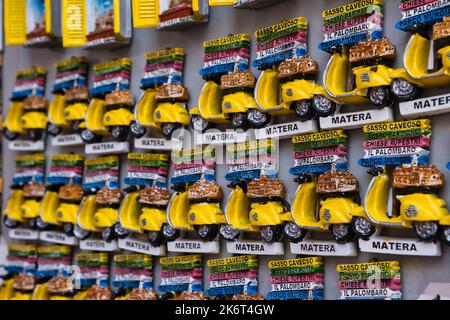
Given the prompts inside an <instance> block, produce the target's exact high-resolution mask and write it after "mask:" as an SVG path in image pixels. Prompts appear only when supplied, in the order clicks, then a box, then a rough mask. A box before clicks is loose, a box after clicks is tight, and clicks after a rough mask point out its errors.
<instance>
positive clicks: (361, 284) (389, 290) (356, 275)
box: [336, 261, 402, 300]
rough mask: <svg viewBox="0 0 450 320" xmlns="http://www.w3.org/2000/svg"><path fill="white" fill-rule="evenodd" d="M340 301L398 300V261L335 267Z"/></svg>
mask: <svg viewBox="0 0 450 320" xmlns="http://www.w3.org/2000/svg"><path fill="white" fill-rule="evenodd" d="M336 270H337V272H338V278H339V285H338V286H339V290H340V292H341V296H340V298H338V299H342V300H400V299H401V298H402V290H401V272H400V263H399V262H398V261H380V262H369V263H356V264H339V265H337V266H336Z"/></svg>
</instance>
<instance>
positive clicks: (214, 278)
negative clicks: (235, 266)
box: [208, 270, 257, 281]
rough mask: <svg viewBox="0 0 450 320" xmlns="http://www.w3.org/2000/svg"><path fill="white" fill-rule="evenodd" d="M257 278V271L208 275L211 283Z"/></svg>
mask: <svg viewBox="0 0 450 320" xmlns="http://www.w3.org/2000/svg"><path fill="white" fill-rule="evenodd" d="M256 277H257V274H256V271H255V270H250V271H233V272H221V273H216V274H210V275H208V280H209V281H220V280H229V279H241V278H247V279H255V278H256Z"/></svg>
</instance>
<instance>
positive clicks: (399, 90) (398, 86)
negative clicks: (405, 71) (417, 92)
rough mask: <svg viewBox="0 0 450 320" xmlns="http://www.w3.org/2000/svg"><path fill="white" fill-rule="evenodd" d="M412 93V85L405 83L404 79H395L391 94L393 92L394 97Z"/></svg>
mask: <svg viewBox="0 0 450 320" xmlns="http://www.w3.org/2000/svg"><path fill="white" fill-rule="evenodd" d="M413 91H414V86H413V84H412V83H410V82H409V81H406V80H405V79H395V80H394V81H393V82H392V92H394V93H395V95H396V96H399V97H401V96H407V95H410V94H411V92H413Z"/></svg>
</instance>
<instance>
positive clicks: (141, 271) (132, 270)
mask: <svg viewBox="0 0 450 320" xmlns="http://www.w3.org/2000/svg"><path fill="white" fill-rule="evenodd" d="M114 274H116V275H123V274H132V275H144V276H147V277H151V276H152V271H151V270H150V269H146V268H126V267H116V268H115V269H114Z"/></svg>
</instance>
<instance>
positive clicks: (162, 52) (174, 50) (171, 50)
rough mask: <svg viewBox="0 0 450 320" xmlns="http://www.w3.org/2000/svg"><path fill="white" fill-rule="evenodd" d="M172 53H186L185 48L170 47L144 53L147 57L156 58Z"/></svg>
mask: <svg viewBox="0 0 450 320" xmlns="http://www.w3.org/2000/svg"><path fill="white" fill-rule="evenodd" d="M170 55H184V49H183V48H168V49H164V50H158V51H153V52H149V53H146V54H145V55H144V57H145V59H154V58H160V57H165V56H170Z"/></svg>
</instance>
